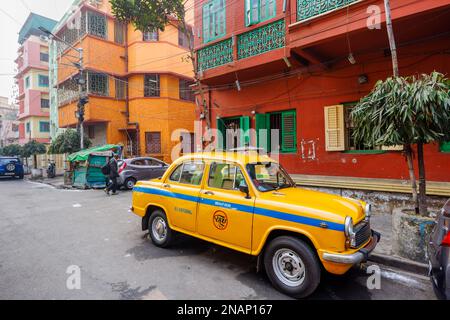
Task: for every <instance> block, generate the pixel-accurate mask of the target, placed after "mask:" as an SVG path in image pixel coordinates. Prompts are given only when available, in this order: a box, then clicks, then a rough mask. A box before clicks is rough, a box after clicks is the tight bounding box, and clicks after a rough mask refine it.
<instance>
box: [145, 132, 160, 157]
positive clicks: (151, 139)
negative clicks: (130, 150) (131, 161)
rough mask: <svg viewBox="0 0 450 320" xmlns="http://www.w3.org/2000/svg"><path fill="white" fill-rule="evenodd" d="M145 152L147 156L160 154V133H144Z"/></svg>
mask: <svg viewBox="0 0 450 320" xmlns="http://www.w3.org/2000/svg"><path fill="white" fill-rule="evenodd" d="M145 152H146V153H149V154H160V153H161V132H146V133H145Z"/></svg>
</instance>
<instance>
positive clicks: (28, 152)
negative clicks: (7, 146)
mask: <svg viewBox="0 0 450 320" xmlns="http://www.w3.org/2000/svg"><path fill="white" fill-rule="evenodd" d="M22 152H23V153H22V155H23V156H24V157H25V158H29V157H31V156H33V168H32V169H31V178H32V179H36V178H40V177H42V168H38V166H37V156H38V154H45V153H46V152H47V148H46V147H45V144H43V143H40V142H37V141H36V140H31V141H30V142H27V143H26V144H25V145H24V146H23V151H22Z"/></svg>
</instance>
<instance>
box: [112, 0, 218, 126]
mask: <svg viewBox="0 0 450 320" xmlns="http://www.w3.org/2000/svg"><path fill="white" fill-rule="evenodd" d="M110 3H111V7H112V12H113V15H114V16H115V17H116V18H117V19H118V20H119V21H122V22H125V23H131V24H133V26H134V27H135V28H136V30H140V31H142V32H145V31H153V30H161V31H164V30H165V28H166V26H167V24H169V23H172V24H175V26H176V27H179V28H180V31H181V32H183V33H184V35H185V36H186V38H187V40H188V43H189V56H188V59H189V60H190V61H191V62H192V68H193V70H194V80H195V86H196V88H197V90H198V92H199V95H200V100H201V104H202V107H203V112H204V114H205V119H206V127H207V129H209V128H210V126H211V124H210V123H209V116H208V109H207V108H206V100H205V97H204V92H203V88H202V84H201V82H200V78H199V72H198V67H197V63H196V60H195V53H194V36H193V30H192V28H191V27H190V26H189V24H188V23H187V21H186V11H185V7H184V3H185V0H164V1H154V0H153V1H152V0H110ZM174 21H175V23H174Z"/></svg>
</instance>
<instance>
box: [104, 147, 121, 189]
mask: <svg viewBox="0 0 450 320" xmlns="http://www.w3.org/2000/svg"><path fill="white" fill-rule="evenodd" d="M118 159H119V154H117V153H114V155H113V157H112V158H111V160H109V163H108V164H109V184H108V185H107V187H106V189H105V192H106V194H107V195H108V196H109V193H110V192H111V191H112V194H113V195H116V194H117V178H118V177H119V164H118Z"/></svg>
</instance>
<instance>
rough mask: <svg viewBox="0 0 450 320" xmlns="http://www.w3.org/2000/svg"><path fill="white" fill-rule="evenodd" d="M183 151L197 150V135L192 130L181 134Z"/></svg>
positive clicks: (183, 152) (184, 152)
mask: <svg viewBox="0 0 450 320" xmlns="http://www.w3.org/2000/svg"><path fill="white" fill-rule="evenodd" d="M180 142H181V153H182V154H186V153H192V152H194V151H195V135H194V134H193V133H190V132H183V133H181V135H180Z"/></svg>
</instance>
